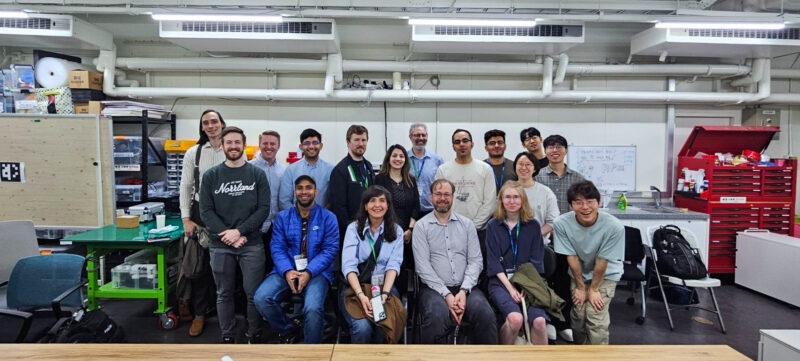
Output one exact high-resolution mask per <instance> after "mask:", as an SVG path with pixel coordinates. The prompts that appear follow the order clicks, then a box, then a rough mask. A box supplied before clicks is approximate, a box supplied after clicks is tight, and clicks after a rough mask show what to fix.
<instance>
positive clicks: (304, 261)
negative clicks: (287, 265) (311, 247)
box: [294, 254, 308, 272]
mask: <svg viewBox="0 0 800 361" xmlns="http://www.w3.org/2000/svg"><path fill="white" fill-rule="evenodd" d="M294 267H295V269H296V270H297V272H303V271H305V269H306V267H308V258H306V257H304V256H303V255H299V254H298V255H297V256H294Z"/></svg>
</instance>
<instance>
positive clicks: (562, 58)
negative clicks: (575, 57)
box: [553, 53, 569, 84]
mask: <svg viewBox="0 0 800 361" xmlns="http://www.w3.org/2000/svg"><path fill="white" fill-rule="evenodd" d="M567 65H569V55H567V54H566V53H561V54H558V68H557V69H556V78H555V79H553V84H561V83H563V82H564V77H565V76H566V75H567Z"/></svg>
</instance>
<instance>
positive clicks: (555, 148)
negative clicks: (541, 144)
mask: <svg viewBox="0 0 800 361" xmlns="http://www.w3.org/2000/svg"><path fill="white" fill-rule="evenodd" d="M544 149H546V150H564V149H567V148H565V147H564V146H563V145H561V144H556V145H548V146H547V147H545V148H544Z"/></svg>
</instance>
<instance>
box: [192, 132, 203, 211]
mask: <svg viewBox="0 0 800 361" xmlns="http://www.w3.org/2000/svg"><path fill="white" fill-rule="evenodd" d="M202 154H203V146H202V145H199V146H197V152H195V153H194V190H193V192H192V199H197V194H198V193H200V156H201V155H202Z"/></svg>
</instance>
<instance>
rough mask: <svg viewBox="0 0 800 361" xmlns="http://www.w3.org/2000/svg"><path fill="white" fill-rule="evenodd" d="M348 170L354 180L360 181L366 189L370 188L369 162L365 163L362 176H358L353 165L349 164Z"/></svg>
mask: <svg viewBox="0 0 800 361" xmlns="http://www.w3.org/2000/svg"><path fill="white" fill-rule="evenodd" d="M347 170H349V171H350V178H351V179H352V180H353V182H358V184H360V185H361V186H362V187H364V189H367V188H369V170H367V164H366V163H364V173H363V174H362V176H361V177H356V172H355V171H354V170H353V165H352V164H351V165H348V166H347Z"/></svg>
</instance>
